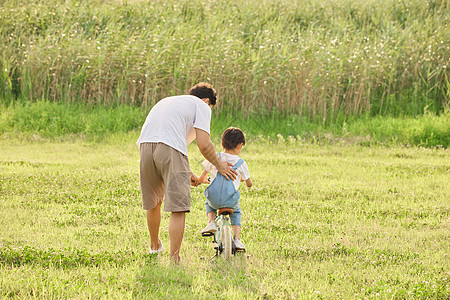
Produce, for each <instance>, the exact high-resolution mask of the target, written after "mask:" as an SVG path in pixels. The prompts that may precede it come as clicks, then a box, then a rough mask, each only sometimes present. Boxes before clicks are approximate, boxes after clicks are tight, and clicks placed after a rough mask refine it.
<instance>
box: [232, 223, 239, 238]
mask: <svg viewBox="0 0 450 300" xmlns="http://www.w3.org/2000/svg"><path fill="white" fill-rule="evenodd" d="M239 232H241V226H239V225H233V233H234V239H238V240H240V239H241V237H240V236H239Z"/></svg>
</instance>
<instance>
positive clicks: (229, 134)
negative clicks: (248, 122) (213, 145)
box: [222, 127, 245, 150]
mask: <svg viewBox="0 0 450 300" xmlns="http://www.w3.org/2000/svg"><path fill="white" fill-rule="evenodd" d="M241 143H242V144H243V145H245V136H244V133H243V132H242V130H240V129H239V128H236V127H230V128H227V129H226V130H225V131H224V132H223V134H222V146H223V147H224V148H225V149H227V150H231V149H234V148H236V147H237V146H238V145H239V144H241Z"/></svg>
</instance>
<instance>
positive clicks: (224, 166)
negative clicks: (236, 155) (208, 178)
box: [217, 160, 237, 180]
mask: <svg viewBox="0 0 450 300" xmlns="http://www.w3.org/2000/svg"><path fill="white" fill-rule="evenodd" d="M232 166H233V165H232V164H230V163H227V162H225V161H222V160H221V161H220V163H219V165H218V167H217V171H218V172H219V173H220V174H222V175H223V176H225V178H226V179H228V180H230V179H231V180H235V179H236V175H237V172H236V170H234V169H233V168H231V167H232Z"/></svg>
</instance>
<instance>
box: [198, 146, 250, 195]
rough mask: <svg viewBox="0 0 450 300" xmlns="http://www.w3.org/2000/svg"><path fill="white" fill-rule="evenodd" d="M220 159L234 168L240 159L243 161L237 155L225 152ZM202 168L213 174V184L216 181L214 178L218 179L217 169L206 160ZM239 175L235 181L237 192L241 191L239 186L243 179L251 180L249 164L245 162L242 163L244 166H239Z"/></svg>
mask: <svg viewBox="0 0 450 300" xmlns="http://www.w3.org/2000/svg"><path fill="white" fill-rule="evenodd" d="M220 157H222V160H223V161H226V162H229V163H231V164H233V166H234V165H235V164H236V163H237V162H238V161H239V159H241V158H240V157H239V156H237V155H233V154H228V153H225V152H221V153H220ZM202 166H203V168H204V169H205V170H206V171H208V172H211V182H212V181H213V180H214V178H216V176H217V169H216V167H215V166H214V165H213V164H212V163H210V162H209V161H207V160H205V161H204V162H202ZM236 171H237V173H238V175H237V176H236V179H235V180H234V181H233V184H234V187H235V188H236V190H238V189H239V184H240V183H241V178H242V179H243V180H247V179H249V178H250V172H249V171H248V166H247V163H246V162H245V161H244V162H243V163H242V165H240V166H239V168H237V170H236Z"/></svg>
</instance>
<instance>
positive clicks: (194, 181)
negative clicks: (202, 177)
mask: <svg viewBox="0 0 450 300" xmlns="http://www.w3.org/2000/svg"><path fill="white" fill-rule="evenodd" d="M191 185H192V186H199V185H200V182H199V180H198V177H197V175H195V174H194V173H192V171H191Z"/></svg>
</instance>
